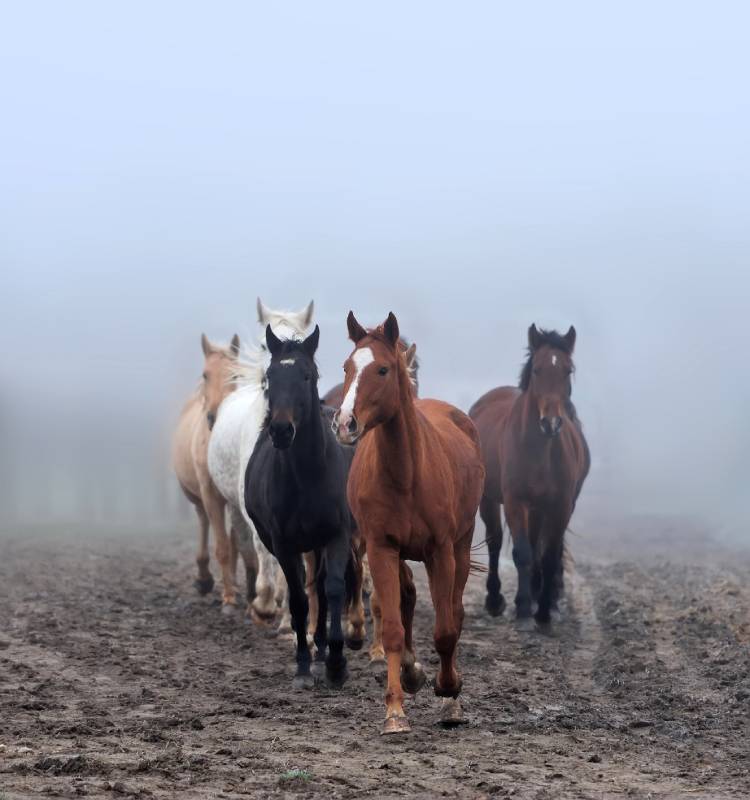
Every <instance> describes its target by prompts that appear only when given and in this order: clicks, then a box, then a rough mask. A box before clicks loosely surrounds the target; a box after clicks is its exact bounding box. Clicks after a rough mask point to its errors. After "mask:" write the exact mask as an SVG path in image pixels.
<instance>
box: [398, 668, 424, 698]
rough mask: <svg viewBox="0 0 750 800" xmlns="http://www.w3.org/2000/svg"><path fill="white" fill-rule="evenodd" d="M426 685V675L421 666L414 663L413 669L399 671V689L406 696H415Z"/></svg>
mask: <svg viewBox="0 0 750 800" xmlns="http://www.w3.org/2000/svg"><path fill="white" fill-rule="evenodd" d="M425 683H427V675H426V673H425V671H424V670H423V669H422V665H421V664H420V663H419V662H418V661H416V662H415V663H414V666H413V667H403V668H402V669H401V688H402V689H403V690H404V691H405V692H406V693H407V694H416V693H417V692H418V691H419V690H420V689H421V688H422V687H423V686H424V685H425Z"/></svg>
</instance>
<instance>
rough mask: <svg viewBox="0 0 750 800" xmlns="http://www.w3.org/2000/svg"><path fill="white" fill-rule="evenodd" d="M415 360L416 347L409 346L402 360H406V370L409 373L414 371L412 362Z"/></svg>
mask: <svg viewBox="0 0 750 800" xmlns="http://www.w3.org/2000/svg"><path fill="white" fill-rule="evenodd" d="M416 358H417V345H416V344H412V345H409V347H408V349H407V351H406V352H405V353H404V359H405V360H406V368H407V369H408V370H409V371H410V372H411V370H412V369H414V361H415V360H416Z"/></svg>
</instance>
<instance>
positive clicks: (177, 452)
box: [172, 334, 257, 608]
mask: <svg viewBox="0 0 750 800" xmlns="http://www.w3.org/2000/svg"><path fill="white" fill-rule="evenodd" d="M201 347H202V349H203V357H204V365H203V375H202V378H201V383H200V386H199V387H198V389H197V390H196V391H195V392H194V393H193V395H192V396H191V397H190V399H189V400H188V402H187V403H186V404H185V406H184V408H183V409H182V413H181V414H180V419H179V422H178V424H177V430H176V431H175V436H174V442H173V456H172V461H173V465H174V470H175V473H176V474H177V480H178V481H179V483H180V487H181V488H182V491H183V492H184V493H185V495H186V496H187V498H188V500H190V502H191V503H192V504H193V505H194V506H195V511H196V513H197V515H198V521H199V524H200V531H199V539H198V555H197V557H196V562H197V564H198V579H197V580H196V582H195V585H196V588H197V589H198V591H199V592H200V593H201V594H207V593H208V592H210V591H211V590H212V589H213V586H214V579H213V576H212V575H211V572H210V570H209V568H208V562H209V555H208V531H209V526H210V527H212V528H213V531H214V538H215V540H216V560H217V561H218V562H219V566H220V568H221V574H222V582H223V602H224V607H228V608H234V606H235V605H236V603H237V598H236V588H235V576H236V568H237V549H238V548H237V544H236V542H235V537H234V536H232V537H230V536H228V535H227V531H226V523H225V514H224V510H225V507H226V503H225V501H224V498H223V497H222V496H221V494H220V493H219V491H218V490H217V488H216V486H214V483H213V481H212V480H211V476H210V475H209V473H208V465H207V453H208V441H209V437H210V435H211V429H212V428H213V425H214V422H215V421H216V414H217V411H218V409H219V406H220V405H221V403H222V401H223V400H224V398H225V397H226V396H227V395H228V394H229V393H230V392H231V391H233V389H234V383H233V381H232V377H233V375H234V373H235V370H236V365H237V357H238V355H239V351H240V340H239V337H238V336H237V335H236V334H235V336H234V337H233V338H232V341H231V343H230V345H229V347H219V346H218V345H215V344H212V343H211V342H209V340H208V339H207V338H206V335H205V334H203V335H202V336H201ZM241 549H242V557H243V560H244V562H245V567H246V570H247V575H248V588H249V591H251V593H254V586H255V574H256V571H257V560H256V556H255V551H254V550H253V549H252V547H249V548H246V547H242V548H241ZM250 599H252V598H250Z"/></svg>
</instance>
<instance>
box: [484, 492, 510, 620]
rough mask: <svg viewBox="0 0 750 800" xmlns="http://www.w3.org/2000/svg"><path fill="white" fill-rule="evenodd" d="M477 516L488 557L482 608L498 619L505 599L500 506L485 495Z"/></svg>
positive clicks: (503, 609) (503, 608) (503, 607)
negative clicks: (501, 559)
mask: <svg viewBox="0 0 750 800" xmlns="http://www.w3.org/2000/svg"><path fill="white" fill-rule="evenodd" d="M479 516H480V517H481V518H482V522H484V527H485V530H486V538H487V551H488V553H489V557H490V563H489V570H488V572H487V597H486V599H485V601H484V607H485V610H486V611H487V613H488V614H490V616H493V617H499V616H500V615H501V614H502V613H503V611H505V598H504V597H503V593H502V592H501V590H500V589H501V583H500V570H499V564H500V549H501V548H502V546H503V523H502V520H501V519H500V504H499V503H498V502H496V501H495V500H490V498H488V497H487V496H486V495H485V496H484V497H482V502H481V503H480V504H479Z"/></svg>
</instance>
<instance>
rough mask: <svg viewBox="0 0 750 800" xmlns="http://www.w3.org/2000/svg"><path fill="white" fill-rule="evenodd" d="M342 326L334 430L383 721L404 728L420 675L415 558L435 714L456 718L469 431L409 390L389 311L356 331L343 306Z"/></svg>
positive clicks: (477, 461)
mask: <svg viewBox="0 0 750 800" xmlns="http://www.w3.org/2000/svg"><path fill="white" fill-rule="evenodd" d="M347 325H348V329H349V337H350V339H351V340H352V342H354V346H355V349H354V352H353V353H352V354H351V356H350V357H349V358H348V359H347V360H346V363H345V364H344V371H345V374H346V380H345V383H344V388H345V394H344V402H343V403H342V405H341V409H340V410H339V412H338V414H337V417H336V431H337V435H338V438H339V440H340V441H341V442H343V443H345V444H353V443H354V442H356V441H357V440H359V444H358V446H357V449H356V453H355V455H354V461H353V463H352V468H351V473H350V477H349V485H348V496H349V502H350V505H351V508H352V511H353V512H354V517H355V519H356V520H357V523H358V525H359V527H360V529H361V531H362V533H363V535H364V537H365V542H366V545H367V557H368V560H369V562H370V571H371V573H372V580H373V585H374V587H375V591H376V592H377V595H378V599H379V602H380V605H381V608H382V619H383V645H384V647H385V653H386V660H387V663H388V688H387V691H386V695H385V702H386V719H385V723H384V725H383V730H382V732H383V733H385V734H389V733H403V732H407V731H409V730H410V727H409V722H408V720H407V718H406V714H405V713H404V709H403V700H404V689H405V690H406V691H408V692H410V693H414V692H415V691H417V690H418V689H419V688H421V686H422V685H423V684H424V681H425V675H424V671H423V670H422V668H421V666H420V665H419V664H418V663H417V661H416V657H415V654H414V645H413V641H412V619H413V616H414V606H415V602H416V591H415V588H414V581H413V578H412V573H411V570H410V569H409V567H408V566H407V565H406V564H405V562H404V559H411V560H413V561H423V562H424V563H425V566H426V568H427V576H428V578H429V583H430V592H431V594H432V602H433V605H434V607H435V630H434V635H435V649H436V651H437V652H438V654H439V655H440V670H439V672H438V675H437V678H436V680H435V694H437V695H438V696H439V697H443V698H444V700H443V709H442V715H441V720H442V722H443V723H444V724H448V725H450V724H457V723H460V722H463V721H464V719H463V715H462V712H461V707H460V704H459V702H458V695H459V693H460V692H461V677H460V675H459V673H458V670H457V668H456V646H457V644H458V640H459V637H460V635H461V627H462V625H463V617H464V609H463V591H464V586H465V585H466V580H467V578H468V575H469V569H470V561H471V558H470V552H471V538H472V534H473V531H474V518H475V516H476V512H477V506H478V505H479V499H480V498H481V496H482V484H483V481H484V467H483V466H482V459H481V453H480V449H479V437H478V435H477V432H476V429H475V428H474V425H473V423H472V422H471V420H470V419H469V418H468V417H467V416H466V415H465V414H464V413H463V412H461V411H459V410H458V409H457V408H455V407H454V406H451V405H449V404H448V403H443V402H441V401H440V400H417V399H416V398H415V396H414V389H413V387H412V385H411V382H410V381H409V376H408V373H407V370H406V365H405V361H404V359H403V358H402V356H401V352H400V349H399V347H398V345H397V343H398V322H397V321H396V317H394V315H393V314H389V315H388V319H387V320H386V321H385V323H384V324H383V325H381V326H380V327H379V328H376V329H374V330H370V331H367V330H365V329H364V328H363V327H362V326H361V325H360V324H359V323H358V322H357V320H356V319H355V318H354V314H353V313H352V312H349V317H348V319H347ZM402 686H403V688H402Z"/></svg>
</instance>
